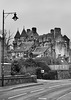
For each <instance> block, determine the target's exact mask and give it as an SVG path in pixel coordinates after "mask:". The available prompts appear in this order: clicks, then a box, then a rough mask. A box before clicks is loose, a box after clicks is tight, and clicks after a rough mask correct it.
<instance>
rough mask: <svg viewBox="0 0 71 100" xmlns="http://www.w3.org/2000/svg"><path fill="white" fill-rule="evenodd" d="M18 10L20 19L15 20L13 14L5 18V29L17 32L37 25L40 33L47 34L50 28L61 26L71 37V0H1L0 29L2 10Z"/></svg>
mask: <svg viewBox="0 0 71 100" xmlns="http://www.w3.org/2000/svg"><path fill="white" fill-rule="evenodd" d="M3 9H4V11H5V12H14V11H16V12H17V16H18V17H19V19H18V20H17V21H13V20H12V19H11V18H12V17H13V15H9V16H8V17H7V18H6V19H5V29H7V31H8V30H10V31H11V32H13V33H15V32H16V31H17V29H19V31H20V32H21V31H22V29H23V27H25V29H27V28H32V27H37V32H38V33H39V34H46V33H48V32H49V31H50V29H52V28H55V27H60V28H61V30H62V34H63V35H64V34H66V35H67V36H68V37H69V38H70V39H71V0H0V29H2V12H3Z"/></svg>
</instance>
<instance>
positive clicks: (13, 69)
mask: <svg viewBox="0 0 71 100" xmlns="http://www.w3.org/2000/svg"><path fill="white" fill-rule="evenodd" d="M20 70H21V65H20V64H19V62H18V61H17V60H14V61H13V63H12V64H11V75H16V74H19V73H20Z"/></svg>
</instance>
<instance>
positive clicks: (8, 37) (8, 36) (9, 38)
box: [4, 30, 13, 51]
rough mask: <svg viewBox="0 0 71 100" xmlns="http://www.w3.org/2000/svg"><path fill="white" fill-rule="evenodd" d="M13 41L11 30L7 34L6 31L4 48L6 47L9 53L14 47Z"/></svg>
mask: <svg viewBox="0 0 71 100" xmlns="http://www.w3.org/2000/svg"><path fill="white" fill-rule="evenodd" d="M12 40H13V33H11V32H10V30H9V32H8V33H7V31H6V30H5V32H4V46H5V49H6V50H7V51H8V50H10V47H11V46H13V45H12Z"/></svg>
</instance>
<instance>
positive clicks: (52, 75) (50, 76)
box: [43, 71, 57, 80]
mask: <svg viewBox="0 0 71 100" xmlns="http://www.w3.org/2000/svg"><path fill="white" fill-rule="evenodd" d="M56 75H57V72H56V71H49V72H48V73H44V74H43V79H51V80H52V79H55V76H56Z"/></svg>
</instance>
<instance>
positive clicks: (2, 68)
mask: <svg viewBox="0 0 71 100" xmlns="http://www.w3.org/2000/svg"><path fill="white" fill-rule="evenodd" d="M10 14H14V17H13V18H12V19H13V20H14V21H16V20H17V19H18V17H17V14H16V12H10V13H5V12H4V10H3V27H2V28H3V29H2V65H1V71H2V72H1V73H2V86H4V20H5V18H6V17H7V16H8V15H10ZM5 15H6V16H5Z"/></svg>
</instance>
